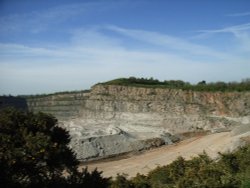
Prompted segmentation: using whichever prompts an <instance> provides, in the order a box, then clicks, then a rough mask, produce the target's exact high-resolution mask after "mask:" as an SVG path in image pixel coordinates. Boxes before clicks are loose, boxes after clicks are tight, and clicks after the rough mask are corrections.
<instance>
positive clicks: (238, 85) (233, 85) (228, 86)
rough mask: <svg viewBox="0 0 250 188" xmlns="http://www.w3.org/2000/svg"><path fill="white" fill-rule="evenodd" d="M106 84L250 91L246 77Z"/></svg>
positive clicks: (119, 80)
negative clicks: (191, 81)
mask: <svg viewBox="0 0 250 188" xmlns="http://www.w3.org/2000/svg"><path fill="white" fill-rule="evenodd" d="M101 84H104V85H123V86H134V87H149V88H170V89H182V90H192V91H213V92H214V91H222V92H224V91H250V80H249V79H244V80H242V82H229V83H225V82H216V83H206V81H205V80H202V81H201V82H199V83H197V84H190V83H189V82H184V81H182V80H165V81H159V80H157V79H154V78H149V79H147V78H135V77H130V78H119V79H115V80H111V81H108V82H105V83H101Z"/></svg>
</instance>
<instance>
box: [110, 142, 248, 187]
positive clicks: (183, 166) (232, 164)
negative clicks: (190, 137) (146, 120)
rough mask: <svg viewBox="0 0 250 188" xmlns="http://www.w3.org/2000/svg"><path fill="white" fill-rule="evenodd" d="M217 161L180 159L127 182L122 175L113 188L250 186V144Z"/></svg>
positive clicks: (200, 157) (138, 175)
mask: <svg viewBox="0 0 250 188" xmlns="http://www.w3.org/2000/svg"><path fill="white" fill-rule="evenodd" d="M220 155H221V158H220V160H218V161H214V160H212V159H211V158H209V156H208V155H207V154H206V153H203V154H201V155H199V156H198V157H194V158H193V159H191V160H185V159H184V158H182V157H179V158H178V159H176V160H175V161H174V162H172V163H171V164H169V165H166V166H162V167H157V168H156V169H155V170H152V171H151V172H149V173H148V175H147V176H144V175H141V174H137V176H136V177H134V178H132V179H130V180H128V179H127V178H126V176H122V175H119V176H117V177H116V179H115V181H114V182H113V185H114V186H113V187H114V188H118V187H129V188H161V187H162V188H165V187H166V188H170V187H171V188H172V187H173V188H174V187H178V188H187V187H188V188H196V187H199V188H214V187H216V188H219V187H221V188H222V187H224V188H225V187H228V188H229V187H230V188H233V187H235V188H236V187H241V188H249V187H250V145H248V146H246V147H243V148H241V149H239V150H238V151H236V152H234V153H227V154H220Z"/></svg>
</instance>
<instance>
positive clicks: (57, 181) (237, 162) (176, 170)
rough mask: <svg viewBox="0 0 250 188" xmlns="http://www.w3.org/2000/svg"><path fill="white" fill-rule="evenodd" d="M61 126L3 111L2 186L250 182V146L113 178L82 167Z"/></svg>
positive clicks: (149, 187)
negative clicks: (218, 155) (80, 170)
mask: <svg viewBox="0 0 250 188" xmlns="http://www.w3.org/2000/svg"><path fill="white" fill-rule="evenodd" d="M56 125H57V120H56V119H55V118H54V117H52V116H50V115H47V114H43V113H38V114H33V113H29V112H23V111H19V110H16V109H4V110H1V111H0V169H1V170H0V187H88V188H107V187H110V188H165V187H178V188H186V187H188V188H192V187H199V188H210V187H211V188H214V187H217V188H219V187H221V188H222V187H231V188H233V187H235V188H236V187H241V188H248V187H250V145H247V146H245V147H243V148H240V149H239V150H238V151H236V152H233V153H227V154H220V159H219V160H216V161H215V160H212V159H211V158H209V156H208V155H207V154H206V153H203V154H201V155H199V156H198V157H194V158H193V159H191V160H185V159H184V158H182V157H179V158H178V159H176V160H175V161H174V162H172V163H171V164H169V165H166V166H162V167H157V168H156V169H154V170H152V171H151V172H149V173H148V175H146V176H145V175H141V174H137V176H136V177H134V178H132V179H128V178H127V177H126V176H125V175H117V176H116V177H115V179H113V180H111V179H110V178H103V177H102V176H101V172H98V171H97V170H95V171H93V172H88V170H87V169H84V170H83V171H82V172H79V171H78V170H77V166H78V164H79V162H78V161H77V160H76V158H75V155H74V153H73V152H72V151H71V150H70V149H69V148H68V147H67V144H68V143H69V141H70V139H69V134H68V132H67V131H65V130H64V129H62V128H60V127H58V126H56Z"/></svg>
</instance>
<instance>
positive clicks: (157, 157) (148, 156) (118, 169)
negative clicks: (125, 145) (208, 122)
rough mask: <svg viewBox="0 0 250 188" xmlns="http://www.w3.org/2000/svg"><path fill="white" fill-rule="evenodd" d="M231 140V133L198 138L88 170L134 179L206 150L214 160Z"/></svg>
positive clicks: (104, 162)
mask: <svg viewBox="0 0 250 188" xmlns="http://www.w3.org/2000/svg"><path fill="white" fill-rule="evenodd" d="M231 139H232V138H231V137H230V132H222V133H216V134H211V135H207V136H197V137H193V138H191V139H188V140H185V141H182V142H180V143H178V144H174V145H169V146H164V147H161V148H156V149H152V150H149V151H146V152H144V153H142V154H140V155H134V156H132V157H130V158H126V159H120V160H116V161H103V162H97V163H93V164H89V165H88V169H89V170H93V169H95V168H98V170H101V171H103V176H105V177H110V176H115V175H116V174H118V173H119V174H122V173H125V174H128V175H129V176H130V177H133V176H135V175H136V174H137V173H141V174H147V173H148V172H149V171H150V170H152V169H154V168H155V167H157V166H159V165H161V166H162V165H166V164H169V163H171V162H172V161H173V160H175V159H176V158H177V157H178V156H183V157H184V158H186V159H188V158H191V157H193V156H197V155H198V154H200V153H202V152H203V151H204V150H205V151H206V152H207V153H208V154H209V155H210V156H211V157H213V158H214V157H216V156H217V155H218V152H222V151H224V150H225V146H228V145H230V142H231Z"/></svg>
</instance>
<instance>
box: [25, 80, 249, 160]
mask: <svg viewBox="0 0 250 188" xmlns="http://www.w3.org/2000/svg"><path fill="white" fill-rule="evenodd" d="M27 104H28V108H29V109H30V110H32V111H35V112H37V111H43V112H47V113H51V114H53V115H55V116H56V117H57V118H58V119H59V120H60V124H61V126H63V127H65V128H67V129H68V130H70V133H71V135H72V138H73V139H72V140H73V141H72V147H73V149H75V150H76V151H77V153H78V157H79V158H81V159H88V158H95V157H97V158H98V157H99V158H102V157H105V156H109V155H116V154H119V153H123V152H129V151H133V150H140V149H143V148H144V146H145V140H147V139H151V140H152V139H154V138H161V139H162V141H164V142H165V143H171V142H172V141H173V139H172V138H171V139H169V138H170V137H169V134H168V133H171V134H176V133H183V132H190V131H196V130H219V129H220V130H222V129H231V128H232V127H234V126H237V125H239V124H242V123H243V124H247V123H249V122H250V92H194V91H182V90H175V89H159V88H139V87H127V86H114V85H96V86H94V87H93V88H92V89H91V91H89V92H78V93H68V94H58V95H51V96H46V97H34V98H27ZM107 136H108V138H107ZM107 139H108V140H107ZM110 139H111V140H110ZM112 139H114V140H116V141H113V140H112ZM138 140H139V141H143V143H142V142H138ZM103 143H108V144H106V145H105V144H103ZM128 143H132V144H128ZM147 144H148V145H147V147H150V146H151V145H154V144H155V140H152V142H150V143H148V142H147ZM110 148H111V149H110ZM112 148H119V149H117V151H114V149H113V150H112ZM111 150H112V151H111ZM118 150H119V151H118ZM85 151H86V152H85ZM91 153H92V154H91Z"/></svg>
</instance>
